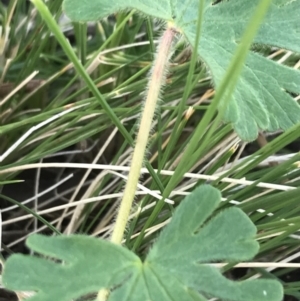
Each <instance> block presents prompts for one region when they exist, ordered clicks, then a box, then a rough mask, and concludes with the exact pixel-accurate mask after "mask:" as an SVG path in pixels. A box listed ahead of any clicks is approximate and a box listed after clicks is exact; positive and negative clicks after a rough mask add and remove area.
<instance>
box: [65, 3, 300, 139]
mask: <svg viewBox="0 0 300 301" xmlns="http://www.w3.org/2000/svg"><path fill="white" fill-rule="evenodd" d="M203 1H204V0H203ZM213 2H215V1H211V0H205V12H204V14H203V24H202V33H201V39H200V42H199V45H198V49H197V50H198V54H199V56H200V58H201V59H202V61H203V62H204V63H205V64H206V65H207V67H208V68H209V70H210V72H211V74H212V77H213V81H214V83H215V85H216V87H218V85H219V84H220V82H221V80H222V78H223V76H224V74H225V72H226V68H227V67H228V65H229V63H230V61H231V59H232V57H233V54H234V51H235V49H236V47H237V45H238V43H239V40H240V38H241V35H242V34H243V32H244V30H245V29H246V26H247V24H248V21H249V17H250V16H251V15H252V14H253V11H254V9H255V8H256V6H257V4H258V3H259V0H254V1H248V0H230V1H221V2H220V3H216V4H213ZM198 5H199V0H185V1H177V0H172V1H171V0H159V1H151V2H149V1H145V0H143V1H142V0H132V1H129V2H128V1H123V0H118V1H110V0H90V1H82V0H65V1H64V10H65V11H66V13H67V15H68V16H69V17H70V18H71V19H72V20H74V21H90V20H100V19H102V18H103V17H106V16H107V15H109V14H112V13H114V12H116V11H120V10H123V9H126V8H130V9H137V10H139V11H141V12H142V13H144V14H147V15H150V16H152V17H157V18H160V19H163V20H166V21H168V22H172V23H174V26H175V27H176V28H177V29H178V30H179V31H180V32H182V33H183V34H184V35H185V36H186V38H187V39H188V41H189V42H190V43H191V44H192V45H193V43H194V41H195V33H196V21H197V20H196V19H197V17H198ZM299 10H300V0H295V1H278V0H277V1H275V0H273V3H272V5H271V7H270V9H269V11H268V14H267V16H266V18H265V20H264V22H263V24H262V26H261V27H260V30H259V32H258V34H257V35H256V38H255V39H254V43H256V44H259V45H270V46H274V47H280V48H284V49H289V50H291V51H295V52H300V47H299V45H300V36H299V20H298V18H299ZM299 83H300V72H299V71H298V70H295V69H292V68H289V67H286V66H283V65H280V64H278V63H276V62H273V61H271V60H269V59H267V58H265V57H263V56H261V55H259V54H258V53H254V52H251V53H249V55H248V58H247V60H246V63H245V66H244V68H243V72H242V75H241V77H240V78H239V80H238V83H237V86H236V89H235V92H234V94H233V96H232V99H231V101H230V103H229V105H228V108H227V111H226V113H225V117H224V120H225V121H226V122H231V123H232V124H233V126H234V128H235V130H236V131H237V133H238V134H239V136H240V137H241V138H242V139H243V140H246V141H250V140H253V139H255V138H256V137H257V133H258V130H259V129H263V130H269V131H274V130H277V129H287V128H289V127H291V126H292V125H293V124H296V123H297V122H299V121H300V107H299V105H298V104H297V103H296V102H295V101H294V100H293V99H292V97H291V96H290V94H289V92H291V93H299V92H300V88H299V87H300V85H299Z"/></svg>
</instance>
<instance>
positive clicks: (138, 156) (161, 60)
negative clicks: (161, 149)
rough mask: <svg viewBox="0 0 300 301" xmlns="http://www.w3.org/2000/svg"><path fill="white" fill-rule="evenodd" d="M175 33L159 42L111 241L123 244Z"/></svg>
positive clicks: (169, 29) (167, 33) (165, 33)
mask: <svg viewBox="0 0 300 301" xmlns="http://www.w3.org/2000/svg"><path fill="white" fill-rule="evenodd" d="M174 35H175V31H174V29H172V28H171V27H168V28H167V29H166V31H165V32H164V34H163V36H162V38H161V41H160V45H159V49H158V53H157V55H156V58H155V61H154V65H153V67H152V70H151V77H150V80H149V87H148V93H147V97H146V101H145V106H144V111H143V114H142V118H141V122H140V128H139V131H138V135H137V138H136V145H135V148H134V152H133V156H132V163H131V167H130V171H129V175H128V181H127V184H126V186H125V191H124V195H123V199H122V202H121V205H120V208H119V212H118V216H117V220H116V224H115V228H114V231H113V234H112V237H111V241H112V242H114V243H116V244H121V242H122V238H123V234H124V231H125V228H126V224H127V221H128V217H129V214H130V210H131V206H132V202H133V200H134V196H135V192H136V188H137V184H138V180H139V177H140V172H141V168H142V165H143V161H144V156H145V151H146V147H147V143H148V138H149V134H150V131H151V125H152V120H153V116H154V113H155V108H156V104H157V101H158V99H159V96H160V91H161V87H162V85H163V84H164V83H165V74H166V70H167V68H168V63H169V57H170V53H171V48H172V41H173V38H174Z"/></svg>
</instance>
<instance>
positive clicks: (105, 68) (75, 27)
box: [0, 0, 300, 298]
mask: <svg viewBox="0 0 300 301" xmlns="http://www.w3.org/2000/svg"><path fill="white" fill-rule="evenodd" d="M28 6H29V7H27V4H26V1H10V4H9V7H4V6H3V5H2V4H1V5H0V10H1V18H2V20H1V23H2V26H3V28H2V35H1V43H0V45H1V46H0V47H1V48H0V50H1V51H0V70H1V72H0V74H1V82H0V97H1V99H0V104H1V106H0V120H1V125H0V155H2V156H1V159H2V161H1V166H0V182H1V185H2V186H3V187H2V188H3V189H4V190H3V191H6V190H5V189H7V187H8V186H9V185H10V184H8V183H6V182H7V181H16V180H25V181H26V180H27V181H28V180H29V179H26V178H24V177H23V175H24V174H22V173H21V171H22V170H24V169H34V170H35V172H36V178H35V179H33V183H34V185H33V187H32V190H31V192H37V191H39V192H41V191H40V190H39V182H40V176H39V173H40V170H41V169H50V167H51V171H52V173H53V177H55V181H56V182H58V183H60V181H61V180H63V179H64V178H65V177H66V176H68V175H70V174H71V173H74V172H75V173H79V170H80V171H81V173H79V175H80V177H78V181H77V183H76V185H74V184H72V185H70V187H69V189H70V191H69V192H67V190H66V191H60V192H59V193H58V194H57V195H56V197H55V198H52V199H48V200H46V201H43V202H40V201H39V199H38V198H36V199H35V200H34V198H33V201H31V202H28V203H27V204H24V205H22V206H21V205H19V206H20V208H19V209H18V208H17V209H16V208H15V209H13V210H9V211H7V212H6V211H5V210H4V212H3V215H4V217H5V219H3V221H2V231H11V230H12V229H13V228H12V225H14V224H15V225H16V227H23V225H24V223H25V221H26V222H27V221H31V224H29V225H28V229H29V230H30V231H32V232H33V231H46V233H53V231H54V229H56V231H59V232H62V233H63V232H68V233H70V232H81V233H88V234H90V235H100V236H101V237H104V238H108V237H109V236H110V235H111V231H112V228H113V223H114V220H115V213H116V209H117V208H118V201H119V199H120V197H121V195H122V191H123V187H124V181H126V176H127V172H128V166H129V164H130V160H131V153H132V147H133V141H134V137H135V134H136V132H137V129H136V125H137V123H138V120H139V115H140V112H141V105H142V100H143V93H144V90H145V87H146V85H147V74H148V71H149V69H150V67H151V64H152V61H153V54H154V50H155V48H156V45H157V40H158V37H159V36H160V34H161V32H162V28H161V24H157V23H155V22H154V21H152V20H149V19H147V18H143V17H141V16H139V15H137V14H135V13H134V12H131V13H128V14H125V13H122V14H118V15H116V16H115V17H110V18H107V19H105V20H104V21H101V22H99V23H97V24H89V25H84V24H68V27H67V28H68V30H67V31H65V32H64V34H65V36H67V37H68V38H69V39H70V42H71V44H68V43H67V40H66V39H65V37H64V36H63V35H62V33H61V32H59V31H57V28H54V27H53V28H52V32H51V31H50V30H49V28H48V27H47V26H46V24H45V23H44V22H43V21H42V19H41V17H40V16H39V14H38V13H37V12H36V10H35V9H34V7H33V5H32V4H28ZM60 7H61V1H58V0H53V1H51V2H50V4H49V8H50V11H51V12H52V14H53V15H54V16H55V18H56V19H57V20H59V17H60V15H61V10H60ZM28 27H29V28H30V29H29V30H28ZM61 28H63V27H62V25H61ZM61 44H62V45H63V48H62V47H61V46H60V45H61ZM261 51H263V52H264V54H265V55H271V54H272V55H273V59H274V60H277V61H280V62H281V63H283V64H287V65H289V66H295V65H296V64H297V62H299V55H295V54H290V55H289V56H288V55H286V54H287V53H286V52H285V51H280V50H278V49H261ZM190 58H191V53H190V52H189V50H188V49H186V48H185V42H184V41H183V40H182V39H179V40H178V41H177V44H176V52H175V54H174V56H173V59H172V63H171V66H170V70H169V76H168V79H167V85H166V86H165V90H164V94H163V97H162V100H161V107H160V108H159V110H158V111H157V113H156V119H155V121H154V123H153V130H152V133H151V138H150V141H149V146H148V149H149V151H148V156H147V158H146V160H145V169H144V170H143V171H144V173H143V176H142V177H141V180H140V186H139V192H138V193H137V198H136V204H135V208H134V209H133V210H132V220H131V222H130V223H129V225H128V228H127V232H126V238H125V244H126V246H127V247H128V248H129V249H134V250H135V251H136V252H137V253H138V254H139V255H141V256H142V257H143V254H144V253H145V251H146V250H147V249H148V248H149V246H150V245H151V243H152V242H153V241H154V240H155V239H156V237H157V233H158V231H159V230H160V229H161V228H162V227H163V226H164V225H165V223H166V221H167V220H168V219H169V218H170V217H171V215H172V212H173V210H174V208H173V206H172V205H170V204H165V205H164V206H163V207H162V208H159V212H158V213H159V214H158V217H157V218H156V219H155V220H154V222H153V223H151V226H150V227H149V228H148V229H146V232H145V233H146V235H145V237H142V236H141V230H142V229H143V226H144V225H145V223H147V221H148V219H149V217H150V216H151V214H152V213H153V210H155V208H156V209H157V207H155V202H156V201H157V198H158V197H159V196H161V195H164V196H166V195H165V194H164V192H165V188H166V187H167V185H168V184H169V183H170V182H171V183H176V184H175V185H174V186H173V187H172V189H171V191H172V192H171V194H168V195H167V196H166V197H167V198H169V199H171V200H173V201H175V205H176V204H178V203H179V202H180V201H181V200H182V198H183V196H184V195H186V194H188V193H189V192H190V191H191V190H192V189H193V188H194V187H195V186H196V185H200V184H201V183H205V182H207V181H209V182H210V183H211V184H212V185H214V186H215V187H216V188H218V189H220V190H221V191H222V195H223V197H224V202H222V205H221V207H220V210H221V209H222V208H225V207H228V206H239V207H240V208H241V209H243V210H244V211H245V212H246V213H247V214H249V216H250V217H251V219H252V220H253V221H254V222H255V224H256V226H257V228H258V234H257V239H258V240H259V242H260V244H261V249H260V252H259V254H258V256H257V258H256V259H255V262H265V263H266V266H267V268H261V267H260V266H259V265H257V267H256V266H254V267H252V268H251V269H249V270H248V272H247V274H246V276H244V277H246V278H249V277H255V275H257V274H258V273H263V274H267V275H269V277H279V278H280V279H282V281H283V283H284V287H285V293H286V294H287V295H291V296H294V297H295V298H300V283H299V282H293V281H292V282H291V281H289V282H288V281H286V280H283V279H285V276H286V275H289V274H291V272H293V271H296V270H297V268H299V266H297V265H295V266H289V264H286V266H283V267H282V266H280V265H279V267H280V268H276V267H277V266H276V264H277V263H278V264H282V263H284V262H287V263H290V262H297V260H298V258H299V254H298V253H299V228H300V218H299V211H300V207H299V188H297V187H299V186H300V185H299V184H300V180H299V179H300V171H299V161H300V155H299V154H297V153H296V154H294V155H293V156H289V157H288V156H287V154H291V153H292V151H291V147H290V144H291V143H299V137H300V125H296V126H294V127H293V128H292V129H290V130H288V131H287V132H285V133H278V134H277V135H276V138H273V136H268V135H266V134H264V133H262V137H263V138H265V139H266V140H268V143H266V144H265V145H261V144H256V143H253V144H252V146H251V145H245V144H244V143H243V142H241V141H240V140H239V138H238V137H237V136H236V134H235V133H234V132H233V130H232V127H231V125H224V124H220V123H218V124H217V127H214V128H212V125H213V124H214V122H209V123H207V124H206V125H205V127H203V128H200V129H199V127H198V126H199V122H200V121H201V120H203V116H207V115H205V114H206V112H207V110H208V109H209V108H210V104H211V101H212V98H213V92H214V91H213V90H212V89H213V87H212V86H211V82H212V81H211V79H210V77H209V73H207V72H206V70H205V66H203V65H201V64H200V63H199V62H197V61H195V60H190ZM191 62H192V68H190V67H191ZM298 68H299V63H298ZM189 70H191V71H190V73H189ZM35 71H38V73H37V74H36V75H34V76H32V78H31V79H30V76H31V75H32V74H34V72H35ZM188 75H189V76H188ZM187 77H188V83H187ZM28 79H29V81H28ZM26 81H28V82H27V83H26ZM20 85H23V86H22V88H21V89H17V91H14V89H16V88H18V87H20ZM9 93H10V95H9ZM8 95H9V97H8ZM295 98H297V96H295ZM298 99H299V97H298ZM68 110H69V111H68ZM58 114H61V115H58ZM54 116H56V117H55V119H54ZM211 116H212V117H213V118H216V116H217V115H216V111H214V112H212V115H211ZM50 118H53V119H50ZM46 120H48V121H49V122H48V123H46V124H45V125H43V126H41V123H42V122H45V121H46ZM213 120H214V119H213ZM196 131H200V132H201V133H202V135H201V136H196V135H194V134H195V132H196ZM28 132H29V133H30V134H27V136H24V135H25V134H26V133H28ZM207 133H209V135H210V136H209V139H207V137H208V136H207ZM22 137H25V138H24V139H23V140H20V139H22ZM17 141H19V142H20V143H19V144H17V145H16V144H15V143H16V142H17ZM188 144H189V145H191V144H192V145H193V148H194V150H193V151H192V152H191V154H190V156H189V162H188V164H186V165H183V164H180V160H181V158H182V156H183V152H184V149H185V147H186V146H187V145H188ZM14 145H16V147H14V148H13V149H11V151H10V152H9V153H6V152H7V150H9V149H10V147H11V146H14ZM244 147H246V150H247V149H248V153H247V152H246V151H243V150H244ZM253 149H254V150H253ZM60 152H66V155H65V156H64V163H65V165H63V164H62V162H58V159H57V157H55V156H56V155H58V154H59V153H60ZM72 152H73V153H72ZM74 152H76V154H75V153H74ZM3 154H5V156H3ZM268 160H269V161H268ZM49 162H51V166H49V165H47V164H49ZM104 163H105V165H104ZM91 164H93V165H91ZM100 164H102V165H100ZM178 166H179V168H178ZM113 170H114V171H113ZM167 171H169V172H167ZM170 171H175V177H174V176H173V172H170ZM85 173H86V174H85ZM178 175H180V177H178ZM182 175H183V176H182ZM124 177H125V179H124ZM236 180H238V181H236ZM244 180H247V181H244ZM14 185H16V184H14ZM49 186H51V185H49ZM54 189H55V188H53V190H54ZM149 189H150V193H149V191H148V190H149ZM67 193H68V194H67ZM64 195H66V196H67V197H66V198H65V196H64ZM4 197H5V196H3V198H4ZM5 198H6V199H7V200H8V201H11V202H12V203H16V201H17V202H21V201H23V199H21V200H9V199H8V196H6V197H5ZM69 201H72V204H70V205H68V203H69ZM88 201H90V202H89V203H87V202H88ZM85 202H86V203H85ZM11 205H12V204H11ZM60 205H65V208H61V207H59V206H60ZM24 206H26V207H27V209H26V210H25V211H24ZM2 209H4V208H3V207H2ZM49 210H52V213H50V212H49ZM26 211H28V212H29V215H28V216H27V217H26V215H27V214H28V212H26ZM40 211H44V212H43V214H41V213H39V212H40ZM30 212H31V213H30ZM34 212H36V213H34ZM33 213H34V214H33ZM16 214H17V217H16ZM33 215H34V216H35V220H36V221H37V220H38V222H34V223H32V220H33V218H32V216H33ZM25 217H26V219H25ZM22 218H23V219H24V221H22V220H21V219H22ZM51 225H52V226H51ZM19 238H20V239H21V241H20V242H17V241H14V240H13V239H12V240H11V241H9V242H8V243H7V244H5V245H3V246H2V247H3V249H2V254H3V255H4V257H6V256H7V251H8V250H12V251H14V250H15V247H16V245H17V244H20V243H21V244H22V243H23V240H24V238H25V237H23V236H20V237H19ZM22 238H23V240H22ZM227 268H228V269H230V268H231V267H227ZM227 268H225V269H227ZM285 281H286V282H285Z"/></svg>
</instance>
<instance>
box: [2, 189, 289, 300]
mask: <svg viewBox="0 0 300 301" xmlns="http://www.w3.org/2000/svg"><path fill="white" fill-rule="evenodd" d="M220 201H221V196H220V193H219V191H218V190H216V189H215V188H213V187H211V186H206V185H205V186H201V187H199V188H197V189H196V190H195V191H194V192H193V193H191V194H190V195H189V196H188V197H187V198H186V199H185V200H183V201H182V203H181V204H180V205H179V206H178V208H177V209H176V211H175V213H174V216H173V218H172V220H171V222H170V223H169V225H167V226H166V227H165V229H164V230H163V231H162V233H161V235H160V237H159V238H158V240H157V242H156V243H155V244H154V246H153V248H152V249H151V250H150V252H149V254H148V256H147V257H146V259H145V261H144V262H142V261H141V260H140V259H139V258H138V257H137V256H136V255H135V254H134V253H132V252H130V251H129V250H127V249H125V248H123V247H120V246H117V245H115V244H112V243H110V242H107V241H104V240H100V239H96V238H92V237H88V236H82V235H71V236H58V237H47V236H42V235H32V236H30V237H29V238H28V239H27V245H28V246H29V247H30V248H31V250H33V251H35V252H37V253H39V254H40V255H42V256H45V257H44V258H42V257H38V256H25V255H12V256H11V257H10V258H9V259H8V260H7V262H6V265H5V268H4V274H3V284H4V285H5V287H6V288H8V289H12V290H15V291H34V292H36V294H35V295H34V296H33V297H31V298H29V299H28V301H53V300H56V301H71V300H73V299H76V298H79V297H82V296H85V295H86V294H89V293H94V292H97V291H99V290H100V289H101V288H107V289H111V290H112V291H111V294H110V297H109V301H120V300H122V301H129V300H130V301H156V300H160V301H182V300H185V301H205V300H207V298H209V297H217V298H224V299H226V300H233V301H241V300H243V301H262V300H264V301H280V300H281V299H282V295H283V293H282V286H281V284H280V283H279V282H277V281H274V280H268V279H258V280H246V281H241V282H234V281H231V280H229V279H227V278H225V277H224V276H223V275H222V274H221V272H220V270H219V269H217V268H216V267H213V266H212V265H211V264H210V263H211V262H215V261H216V260H218V261H220V260H226V262H230V261H233V262H235V261H239V260H248V259H250V258H252V257H253V256H254V255H255V254H256V252H257V250H258V244H257V242H256V241H255V239H254V237H255V234H256V230H255V227H254V225H253V224H252V222H251V221H250V219H249V218H248V217H247V215H246V214H245V213H243V212H242V211H241V210H239V209H237V208H230V209H227V210H225V211H223V212H221V213H219V214H217V215H216V216H213V217H211V215H212V214H213V212H214V209H215V208H216V207H217V206H218V204H219V203H220Z"/></svg>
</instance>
